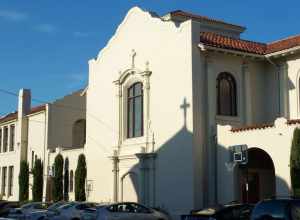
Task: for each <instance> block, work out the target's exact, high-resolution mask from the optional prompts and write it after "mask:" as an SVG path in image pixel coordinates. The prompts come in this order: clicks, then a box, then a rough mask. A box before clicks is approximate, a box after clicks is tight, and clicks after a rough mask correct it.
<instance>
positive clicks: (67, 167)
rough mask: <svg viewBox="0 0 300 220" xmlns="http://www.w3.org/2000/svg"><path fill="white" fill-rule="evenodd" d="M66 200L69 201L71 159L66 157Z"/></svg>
mask: <svg viewBox="0 0 300 220" xmlns="http://www.w3.org/2000/svg"><path fill="white" fill-rule="evenodd" d="M64 200H65V201H69V159H68V158H66V159H65V173H64Z"/></svg>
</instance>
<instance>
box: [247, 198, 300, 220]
mask: <svg viewBox="0 0 300 220" xmlns="http://www.w3.org/2000/svg"><path fill="white" fill-rule="evenodd" d="M273 219H276V220H299V219H300V199H293V198H286V199H268V200H263V201H261V202H259V203H257V205H256V206H255V208H254V210H253V212H252V214H251V220H273Z"/></svg>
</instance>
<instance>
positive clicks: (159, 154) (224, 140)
mask: <svg viewBox="0 0 300 220" xmlns="http://www.w3.org/2000/svg"><path fill="white" fill-rule="evenodd" d="M245 30H246V28H245V27H243V26H240V25H235V24H230V23H226V22H224V21H219V20H216V19H213V18H208V17H203V16H200V15H195V14H191V13H187V12H183V11H174V12H170V13H168V14H167V15H165V16H158V15H157V14H155V13H150V12H147V11H143V10H142V9H140V8H138V7H134V8H132V9H131V10H130V11H129V12H128V14H127V15H126V17H125V18H124V20H123V21H122V23H121V24H120V25H119V27H118V29H117V30H116V33H115V34H114V36H112V38H111V39H110V40H109V42H108V43H107V45H106V46H105V47H104V48H103V49H102V50H101V51H100V53H99V54H98V56H97V57H96V58H95V59H92V60H90V61H89V85H88V88H87V89H86V95H87V142H86V148H85V154H86V157H87V161H88V162H87V169H88V176H87V181H88V183H89V189H90V190H91V192H90V197H89V199H90V200H94V201H137V202H141V203H143V204H146V205H149V206H153V207H162V208H165V209H167V210H168V211H169V212H170V213H172V214H174V215H180V214H183V213H188V212H189V211H190V210H191V209H195V208H201V207H206V206H209V205H213V204H217V203H228V202H231V201H241V202H243V201H244V202H245V201H249V202H255V201H258V200H259V199H262V198H267V197H271V196H275V195H282V196H287V195H289V194H290V188H291V187H290V176H289V175H290V174H289V157H290V146H291V139H292V133H293V129H294V128H295V127H296V126H297V125H298V123H299V121H298V120H294V119H297V118H299V114H300V110H299V109H300V106H299V103H300V102H299V100H300V99H299V70H300V53H299V49H300V37H299V36H293V37H290V38H287V39H283V40H279V41H276V42H272V43H267V44H266V43H260V42H253V41H249V40H244V39H242V37H241V35H242V34H243V32H244V31H245ZM92 115H96V116H97V117H99V118H100V119H103V120H102V121H99V120H95V118H93V117H91V116H92ZM239 147H240V149H242V150H241V152H242V153H243V154H245V155H247V162H248V163H247V164H245V163H237V162H236V160H234V159H233V154H234V153H238V152H234V151H233V150H232V149H238V148H239ZM234 155H235V154H234ZM235 156H238V154H237V155H235ZM244 162H245V161H244ZM246 171H247V172H246ZM246 180H247V181H246Z"/></svg>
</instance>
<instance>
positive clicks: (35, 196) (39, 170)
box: [32, 159, 44, 202]
mask: <svg viewBox="0 0 300 220" xmlns="http://www.w3.org/2000/svg"><path fill="white" fill-rule="evenodd" d="M32 173H33V186H32V200H33V201H35V202H40V201H42V200H43V185H44V184H43V183H44V179H43V164H42V161H41V159H37V160H35V163H34V168H33V171H32Z"/></svg>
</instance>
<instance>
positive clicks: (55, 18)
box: [0, 0, 300, 115]
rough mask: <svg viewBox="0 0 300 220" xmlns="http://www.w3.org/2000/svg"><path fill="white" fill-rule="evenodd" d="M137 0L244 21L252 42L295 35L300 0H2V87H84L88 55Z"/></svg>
mask: <svg viewBox="0 0 300 220" xmlns="http://www.w3.org/2000/svg"><path fill="white" fill-rule="evenodd" d="M136 5H137V6H140V7H141V8H143V9H145V10H150V11H155V12H157V13H158V14H160V15H163V14H165V13H167V12H169V11H172V10H176V9H182V10H186V11H191V12H194V13H198V14H201V15H206V16H209V17H213V18H218V19H223V20H225V21H227V22H231V23H235V24H240V25H243V26H247V28H248V29H247V31H246V32H245V34H243V36H242V37H243V38H246V39H251V40H256V41H262V42H269V41H273V40H277V39H280V38H284V37H287V36H289V35H295V34H299V33H300V29H299V27H300V26H299V21H300V13H299V9H300V1H291V0H285V1H270V0H269V1H262V0H260V1H258V0H251V1H241V0H229V1H221V0H205V1H204V0H188V1H187V0H180V1H179V0H161V1H159V0H152V1H150V0H149V1H127V0H110V1H105V0H85V1H74V0H56V1H53V0H43V1H37V0H26V1H21V0H1V1H0V28H1V30H0V76H1V80H0V89H6V90H9V91H12V92H17V91H18V89H19V88H21V87H23V88H30V89H31V90H32V95H33V97H34V98H37V99H42V100H53V99H55V98H59V97H61V96H64V95H65V94H68V93H70V92H72V91H74V90H77V89H79V88H82V87H84V86H85V85H86V82H87V71H88V70H87V69H88V65H87V62H88V60H89V59H91V58H93V57H95V56H96V55H97V54H98V52H99V50H100V49H101V48H102V47H103V46H104V45H105V44H106V42H107V41H108V40H109V38H110V37H111V36H112V35H113V33H114V31H115V29H116V27H117V26H118V24H119V23H120V22H121V21H122V19H123V18H124V16H125V15H126V12H127V11H128V10H129V9H130V8H131V7H133V6H136ZM0 99H1V105H0V115H3V114H4V113H7V112H10V111H13V110H14V109H15V108H16V104H17V100H16V97H12V96H8V95H4V94H1V93H0ZM33 104H34V105H36V104H37V103H33Z"/></svg>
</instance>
